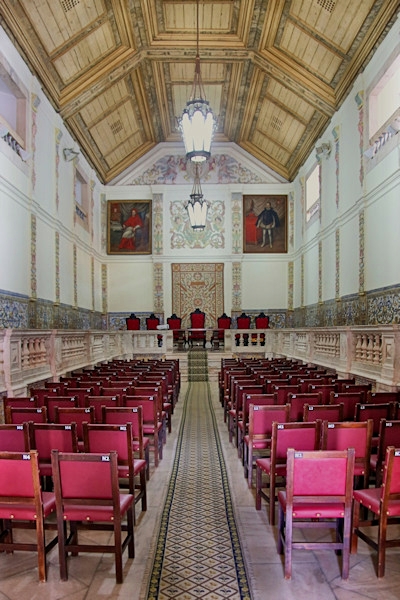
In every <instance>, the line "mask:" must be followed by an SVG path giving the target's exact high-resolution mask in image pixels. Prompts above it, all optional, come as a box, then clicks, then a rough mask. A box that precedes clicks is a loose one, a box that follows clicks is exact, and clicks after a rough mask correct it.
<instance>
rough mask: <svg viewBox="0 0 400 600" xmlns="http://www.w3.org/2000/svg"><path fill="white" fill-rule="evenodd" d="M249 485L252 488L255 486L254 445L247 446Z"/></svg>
mask: <svg viewBox="0 0 400 600" xmlns="http://www.w3.org/2000/svg"><path fill="white" fill-rule="evenodd" d="M247 485H248V486H249V488H250V489H251V488H252V487H253V446H252V444H251V443H250V444H248V446H247Z"/></svg>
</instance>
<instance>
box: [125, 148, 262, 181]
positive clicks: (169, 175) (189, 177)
mask: <svg viewBox="0 0 400 600" xmlns="http://www.w3.org/2000/svg"><path fill="white" fill-rule="evenodd" d="M200 179H201V183H202V184H203V183H266V180H264V179H262V178H261V177H260V176H259V175H258V174H257V173H255V172H252V171H250V169H248V168H247V167H245V166H244V165H243V164H242V163H240V162H239V161H237V160H236V159H235V158H233V157H231V156H229V155H227V154H215V155H213V156H212V157H211V158H210V160H208V161H207V163H206V165H204V166H203V171H202V173H201V176H200ZM183 183H193V171H192V170H191V169H190V165H189V164H188V163H187V161H186V158H185V156H184V155H181V156H179V155H170V156H163V157H162V158H160V159H159V160H157V161H156V162H155V163H154V164H153V165H152V166H151V167H150V168H149V169H147V170H145V171H143V172H142V173H141V174H140V175H138V176H136V177H134V178H133V179H131V180H130V181H126V182H124V184H125V185H156V184H158V185H168V184H170V185H173V184H183Z"/></svg>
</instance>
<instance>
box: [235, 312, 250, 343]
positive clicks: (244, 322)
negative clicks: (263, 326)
mask: <svg viewBox="0 0 400 600" xmlns="http://www.w3.org/2000/svg"><path fill="white" fill-rule="evenodd" d="M250 325H251V317H249V316H247V315H246V313H244V312H242V314H241V315H240V316H239V317H237V319H236V326H237V329H250ZM241 337H242V343H243V346H248V345H249V334H248V333H243V334H240V333H236V334H235V344H236V346H240V343H241Z"/></svg>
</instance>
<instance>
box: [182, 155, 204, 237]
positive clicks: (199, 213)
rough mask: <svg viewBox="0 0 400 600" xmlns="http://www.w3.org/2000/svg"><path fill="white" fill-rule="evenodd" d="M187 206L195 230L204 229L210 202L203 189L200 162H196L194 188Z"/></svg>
mask: <svg viewBox="0 0 400 600" xmlns="http://www.w3.org/2000/svg"><path fill="white" fill-rule="evenodd" d="M185 208H186V210H187V211H188V215H189V221H190V225H191V226H192V228H193V229H194V230H195V231H202V230H203V229H204V227H205V226H206V220H207V209H208V204H207V200H206V199H205V198H204V196H203V192H202V190H201V185H200V176H199V166H198V163H196V166H195V175H194V182H193V189H192V193H191V194H190V200H188V203H187V205H186V207H185Z"/></svg>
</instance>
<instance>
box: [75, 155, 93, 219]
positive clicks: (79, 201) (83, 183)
mask: <svg viewBox="0 0 400 600" xmlns="http://www.w3.org/2000/svg"><path fill="white" fill-rule="evenodd" d="M74 195H75V216H76V220H77V222H78V223H81V225H82V226H83V227H84V228H85V229H86V230H87V231H89V207H90V185H89V183H88V181H87V179H86V177H85V175H84V173H82V171H80V170H79V168H78V167H76V168H75V189H74Z"/></svg>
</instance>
